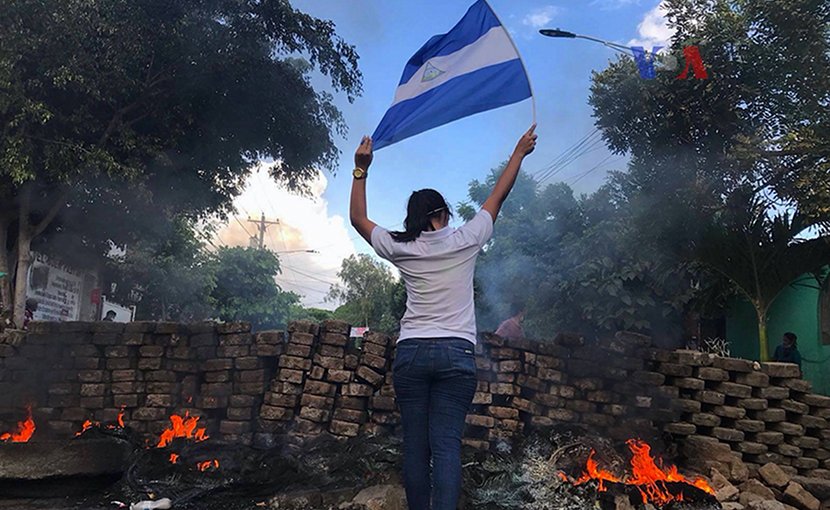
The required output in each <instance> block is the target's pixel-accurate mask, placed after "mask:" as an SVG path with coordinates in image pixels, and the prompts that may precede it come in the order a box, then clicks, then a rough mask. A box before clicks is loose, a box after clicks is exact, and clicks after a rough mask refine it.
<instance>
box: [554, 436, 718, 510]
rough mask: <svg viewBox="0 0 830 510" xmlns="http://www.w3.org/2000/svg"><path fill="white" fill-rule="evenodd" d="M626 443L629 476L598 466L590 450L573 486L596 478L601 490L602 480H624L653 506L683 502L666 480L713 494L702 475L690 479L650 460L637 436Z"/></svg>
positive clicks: (646, 448) (647, 452) (648, 451)
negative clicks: (623, 476)
mask: <svg viewBox="0 0 830 510" xmlns="http://www.w3.org/2000/svg"><path fill="white" fill-rule="evenodd" d="M626 444H627V445H628V448H629V449H630V450H631V453H632V454H633V456H632V458H631V475H630V476H626V477H625V478H619V477H617V476H615V475H614V474H613V473H611V472H609V471H606V470H603V469H600V468H599V467H598V465H597V462H596V460H594V454H595V453H596V452H595V451H594V450H591V453H590V454H589V455H588V460H587V461H586V462H585V472H584V473H583V474H582V476H580V477H579V478H578V479H576V480H574V481H573V483H574V485H581V484H583V483H586V482H588V481H589V480H597V483H598V484H597V490H598V491H600V492H604V491H605V490H607V488H606V487H605V482H606V481H607V482H616V483H624V484H626V485H632V486H634V487H636V488H637V490H638V491H640V495H641V496H642V497H643V503H652V504H655V505H657V506H663V505H666V504H668V503H671V502H672V501H683V493H682V492H681V493H677V494H674V493H672V492H671V491H670V490H669V487H668V485H667V483H668V482H677V483H685V484H688V485H691V486H694V487H697V488H698V489H700V490H702V491H704V492H706V493H708V494H712V495H714V494H715V491H714V489H712V487H711V486H710V485H709V484H708V483H707V482H706V480H704V479H703V478H695V479H693V480H690V479H688V478H686V477H685V476H683V475H681V474H680V473H679V472H678V471H677V467H676V466H671V465H670V466H668V467H666V468H663V467H661V466H662V461H661V462H659V464H660V465H658V463H657V462H655V461H654V458H653V457H652V456H651V447H650V446H649V445H648V444H647V443H645V442H643V441H640V440H639V439H629V440H628V441H627V442H626ZM559 477H560V478H561V479H563V480H565V481H569V479H568V477H567V475H565V474H564V473H562V472H560V473H559Z"/></svg>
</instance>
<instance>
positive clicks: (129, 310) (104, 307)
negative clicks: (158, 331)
mask: <svg viewBox="0 0 830 510" xmlns="http://www.w3.org/2000/svg"><path fill="white" fill-rule="evenodd" d="M134 317H135V307H134V306H131V307H127V306H122V305H119V304H118V303H116V302H114V301H109V300H108V299H107V297H106V296H103V302H102V303H101V320H106V321H112V322H132V320H133V318H134Z"/></svg>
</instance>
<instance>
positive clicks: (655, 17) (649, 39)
mask: <svg viewBox="0 0 830 510" xmlns="http://www.w3.org/2000/svg"><path fill="white" fill-rule="evenodd" d="M674 32H675V30H674V29H673V28H669V26H668V19H667V18H666V5H665V2H660V3H659V4H658V5H657V6H656V7H655V8H654V9H651V10H650V11H648V12H647V13H646V14H645V16H643V19H642V21H640V24H639V25H637V37H636V38H634V39H631V40H630V41H628V45H629V46H642V47H643V48H646V49H649V50H650V49H651V48H653V47H654V46H664V47H665V46H668V45H669V44H670V43H671V38H672V36H673V35H674Z"/></svg>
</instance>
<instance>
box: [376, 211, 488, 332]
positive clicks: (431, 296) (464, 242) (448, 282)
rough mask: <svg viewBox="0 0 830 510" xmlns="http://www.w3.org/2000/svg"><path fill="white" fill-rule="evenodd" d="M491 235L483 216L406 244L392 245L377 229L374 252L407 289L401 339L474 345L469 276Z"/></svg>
mask: <svg viewBox="0 0 830 510" xmlns="http://www.w3.org/2000/svg"><path fill="white" fill-rule="evenodd" d="M492 233H493V219H492V218H491V216H490V214H489V213H488V212H487V211H485V210H481V211H479V213H478V214H476V216H475V217H474V218H473V219H472V220H470V221H469V222H467V223H466V224H465V225H464V226H462V227H461V228H459V229H453V228H451V227H445V228H442V229H440V230H436V231H431V232H422V233H421V234H420V236H418V238H417V239H415V240H414V241H410V242H398V241H395V240H394V239H393V237H392V235H391V233H390V232H388V231H387V230H385V229H383V228H381V227H376V228H375V229H374V230H373V231H372V247H373V248H374V249H375V252H377V254H378V255H379V256H381V257H383V258H385V259H387V260H389V261H390V262H392V263H393V264H394V265H395V266H396V267H397V268H398V269H399V270H400V272H401V275H402V277H403V280H404V284H405V285H406V295H407V300H406V313H405V314H404V317H403V319H401V332H400V336H399V340H404V339H407V338H442V337H456V338H464V339H465V340H469V341H470V342H473V343H475V341H476V327H475V307H474V304H473V274H474V272H475V263H476V258H477V256H478V254H479V252H480V251H481V247H482V246H484V244H485V243H486V242H487V241H488V240H489V239H490V236H491V235H492Z"/></svg>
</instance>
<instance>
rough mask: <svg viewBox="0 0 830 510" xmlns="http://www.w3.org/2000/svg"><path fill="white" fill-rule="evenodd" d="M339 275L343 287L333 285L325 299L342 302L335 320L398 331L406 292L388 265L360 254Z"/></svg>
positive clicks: (347, 263) (381, 329)
mask: <svg viewBox="0 0 830 510" xmlns="http://www.w3.org/2000/svg"><path fill="white" fill-rule="evenodd" d="M337 276H338V278H340V281H341V282H342V285H333V286H332V287H331V289H330V290H329V294H328V296H327V298H326V299H327V300H329V301H336V302H341V303H342V304H341V306H340V307H338V308H337V310H335V312H334V318H336V319H340V320H344V321H346V322H349V323H350V324H352V325H354V326H368V327H369V328H370V329H373V330H378V331H394V330H396V329H397V328H398V321H399V320H400V318H401V317H402V316H403V312H404V308H405V305H406V289H405V288H404V286H403V283H402V282H400V281H399V280H398V279H397V278H395V277H394V275H393V274H392V271H391V270H390V269H389V267H388V266H387V265H385V264H383V263H382V262H380V261H378V260H376V259H375V258H373V257H371V256H370V255H366V254H365V253H361V254H359V255H356V256H355V255H352V256H350V257H349V258H347V259H344V260H343V263H342V265H341V267H340V271H339V272H338V273H337Z"/></svg>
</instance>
